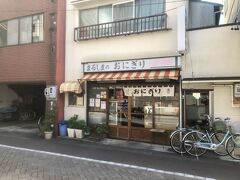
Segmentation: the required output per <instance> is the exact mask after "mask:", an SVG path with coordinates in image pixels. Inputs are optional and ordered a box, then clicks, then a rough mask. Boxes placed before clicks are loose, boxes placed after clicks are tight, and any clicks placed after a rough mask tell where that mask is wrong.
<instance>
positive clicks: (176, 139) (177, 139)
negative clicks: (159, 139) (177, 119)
mask: <svg viewBox="0 0 240 180" xmlns="http://www.w3.org/2000/svg"><path fill="white" fill-rule="evenodd" d="M186 133H187V130H186V129H180V130H177V131H174V132H173V134H171V136H170V145H171V147H172V149H173V150H174V151H175V152H176V153H179V154H183V153H186V150H185V149H184V147H183V137H184V136H185V134H186Z"/></svg>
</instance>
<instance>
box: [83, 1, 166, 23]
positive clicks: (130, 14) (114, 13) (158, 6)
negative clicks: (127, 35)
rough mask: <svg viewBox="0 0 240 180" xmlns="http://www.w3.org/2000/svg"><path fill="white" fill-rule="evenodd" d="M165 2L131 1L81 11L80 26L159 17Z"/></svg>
mask: <svg viewBox="0 0 240 180" xmlns="http://www.w3.org/2000/svg"><path fill="white" fill-rule="evenodd" d="M164 9H165V0H130V1H127V2H123V3H117V4H111V5H107V6H101V7H97V8H92V9H85V10H81V11H80V14H79V19H80V26H81V27H82V26H90V25H96V24H102V23H108V22H113V21H121V20H127V19H132V18H139V17H147V16H153V15H159V14H161V13H163V12H164Z"/></svg>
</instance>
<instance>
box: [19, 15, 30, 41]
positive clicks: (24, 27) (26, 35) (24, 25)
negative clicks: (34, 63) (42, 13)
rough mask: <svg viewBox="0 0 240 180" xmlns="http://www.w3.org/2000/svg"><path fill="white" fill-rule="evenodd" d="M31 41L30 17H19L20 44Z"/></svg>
mask: <svg viewBox="0 0 240 180" xmlns="http://www.w3.org/2000/svg"><path fill="white" fill-rule="evenodd" d="M31 42H32V17H31V16H30V17H24V18H21V19H20V44H24V43H31Z"/></svg>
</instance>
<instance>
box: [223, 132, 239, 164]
mask: <svg viewBox="0 0 240 180" xmlns="http://www.w3.org/2000/svg"><path fill="white" fill-rule="evenodd" d="M225 148H226V150H227V153H228V154H229V156H231V157H232V158H233V159H237V160H240V134H235V135H232V136H231V137H229V138H228V139H227V141H226V144H225Z"/></svg>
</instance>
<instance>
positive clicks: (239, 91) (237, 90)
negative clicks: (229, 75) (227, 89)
mask: <svg viewBox="0 0 240 180" xmlns="http://www.w3.org/2000/svg"><path fill="white" fill-rule="evenodd" d="M234 97H240V83H238V84H235V85H234Z"/></svg>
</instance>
